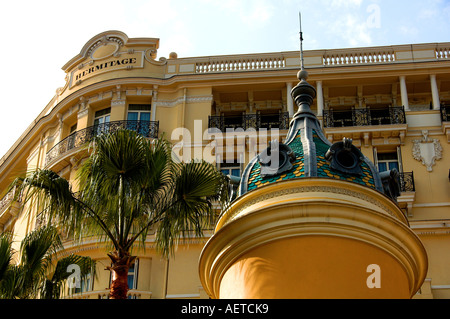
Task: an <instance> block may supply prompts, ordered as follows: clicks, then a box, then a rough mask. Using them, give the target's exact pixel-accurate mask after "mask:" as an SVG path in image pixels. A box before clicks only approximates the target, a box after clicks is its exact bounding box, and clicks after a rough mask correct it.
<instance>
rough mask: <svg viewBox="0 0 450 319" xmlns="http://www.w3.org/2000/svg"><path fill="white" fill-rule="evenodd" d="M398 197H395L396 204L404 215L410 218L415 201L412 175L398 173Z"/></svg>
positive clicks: (411, 173) (409, 173)
mask: <svg viewBox="0 0 450 319" xmlns="http://www.w3.org/2000/svg"><path fill="white" fill-rule="evenodd" d="M400 193H401V194H400V196H399V197H397V203H398V205H399V207H400V208H401V209H403V210H404V211H405V213H406V216H408V217H412V216H413V215H412V212H413V211H412V207H413V204H414V201H415V200H416V187H415V185H414V173H413V172H402V173H400Z"/></svg>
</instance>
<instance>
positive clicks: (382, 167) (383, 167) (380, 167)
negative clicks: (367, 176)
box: [378, 163, 387, 172]
mask: <svg viewBox="0 0 450 319" xmlns="http://www.w3.org/2000/svg"><path fill="white" fill-rule="evenodd" d="M378 171H380V172H384V171H387V166H386V163H378Z"/></svg>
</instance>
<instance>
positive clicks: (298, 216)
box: [199, 178, 427, 298]
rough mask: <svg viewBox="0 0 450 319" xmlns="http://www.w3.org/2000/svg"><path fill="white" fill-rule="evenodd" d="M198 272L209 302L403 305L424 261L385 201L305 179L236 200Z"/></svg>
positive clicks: (339, 184)
mask: <svg viewBox="0 0 450 319" xmlns="http://www.w3.org/2000/svg"><path fill="white" fill-rule="evenodd" d="M199 271H200V279H201V281H202V284H203V287H204V288H205V290H206V292H207V293H208V294H209V296H210V297H211V298H411V297H412V296H413V295H414V294H415V293H416V291H417V290H418V289H419V288H420V286H421V284H422V282H423V280H424V279H425V275H426V271H427V256H426V253H425V249H424V248H423V245H422V243H421V242H420V240H419V238H418V237H417V236H416V235H415V234H414V233H413V231H412V230H411V229H410V228H409V227H408V223H407V220H406V218H405V216H404V215H403V213H402V211H401V210H400V209H399V208H398V206H397V205H396V204H395V203H393V202H392V201H391V200H390V199H389V198H388V197H386V196H384V195H383V194H381V193H379V192H377V191H375V190H372V189H370V188H367V187H364V186H360V185H358V184H356V183H350V182H345V181H338V180H331V179H330V180H328V179H322V178H305V179H297V180H290V181H284V182H280V183H275V184H270V185H268V186H265V187H261V188H259V189H257V190H256V191H253V192H249V193H247V194H245V195H244V196H242V197H240V198H239V199H238V200H236V201H235V202H234V203H233V205H232V206H231V207H230V208H229V209H228V210H227V211H226V212H225V213H224V214H223V215H222V217H221V218H220V220H219V222H218V225H217V227H216V230H215V234H214V235H213V236H212V237H211V238H210V240H209V241H208V243H207V244H206V245H205V247H204V249H203V251H202V254H201V257H200V264H199Z"/></svg>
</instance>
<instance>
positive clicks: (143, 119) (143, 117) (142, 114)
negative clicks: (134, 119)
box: [140, 112, 150, 121]
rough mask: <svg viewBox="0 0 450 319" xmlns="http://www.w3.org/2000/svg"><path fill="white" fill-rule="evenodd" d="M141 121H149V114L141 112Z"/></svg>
mask: <svg viewBox="0 0 450 319" xmlns="http://www.w3.org/2000/svg"><path fill="white" fill-rule="evenodd" d="M140 120H141V121H150V112H141V118H140Z"/></svg>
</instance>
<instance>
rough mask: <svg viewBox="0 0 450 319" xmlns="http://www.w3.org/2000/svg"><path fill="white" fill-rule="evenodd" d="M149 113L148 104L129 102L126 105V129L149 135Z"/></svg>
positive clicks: (149, 107) (149, 106)
mask: <svg viewBox="0 0 450 319" xmlns="http://www.w3.org/2000/svg"><path fill="white" fill-rule="evenodd" d="M150 115H151V105H150V104H130V105H129V106H128V115H127V129H129V130H132V131H136V132H137V133H139V134H141V135H143V136H146V137H149V136H150V132H151V123H150V119H151V117H150Z"/></svg>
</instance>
